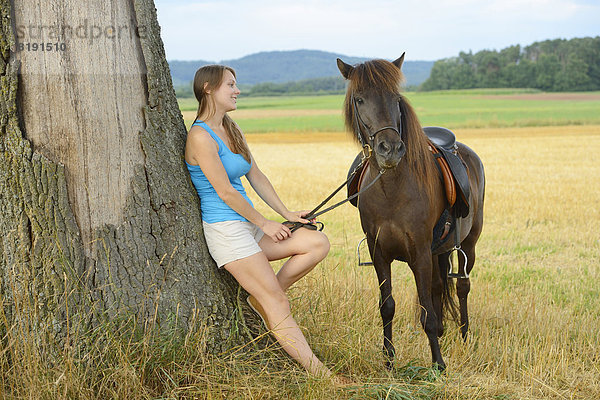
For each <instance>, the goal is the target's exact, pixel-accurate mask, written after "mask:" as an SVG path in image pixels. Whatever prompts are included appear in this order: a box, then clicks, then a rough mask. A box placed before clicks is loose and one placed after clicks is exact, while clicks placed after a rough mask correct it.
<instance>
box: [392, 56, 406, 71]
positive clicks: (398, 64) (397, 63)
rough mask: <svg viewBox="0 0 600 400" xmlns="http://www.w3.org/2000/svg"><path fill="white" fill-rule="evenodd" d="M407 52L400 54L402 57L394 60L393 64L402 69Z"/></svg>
mask: <svg viewBox="0 0 600 400" xmlns="http://www.w3.org/2000/svg"><path fill="white" fill-rule="evenodd" d="M405 54H406V52H404V53H402V55H401V56H400V58H398V59H396V60H394V61H392V64H394V65H395V66H396V67H398V69H402V63H403V62H404V55H405Z"/></svg>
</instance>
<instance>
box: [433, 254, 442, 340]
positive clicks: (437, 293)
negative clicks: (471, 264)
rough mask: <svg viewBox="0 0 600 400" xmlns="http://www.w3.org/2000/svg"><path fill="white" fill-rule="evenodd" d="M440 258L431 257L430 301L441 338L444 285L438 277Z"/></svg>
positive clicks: (440, 277)
mask: <svg viewBox="0 0 600 400" xmlns="http://www.w3.org/2000/svg"><path fill="white" fill-rule="evenodd" d="M441 262H442V260H440V257H437V256H433V259H432V263H433V275H432V277H431V278H432V283H431V301H432V302H433V309H434V310H435V314H436V315H437V321H438V326H437V335H438V337H441V336H442V335H443V334H444V321H443V311H442V307H443V304H442V297H443V292H444V283H443V282H442V279H443V277H442V276H440V273H439V272H438V271H441V270H440V265H441V264H440V263H441Z"/></svg>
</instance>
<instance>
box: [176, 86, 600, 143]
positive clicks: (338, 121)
mask: <svg viewBox="0 0 600 400" xmlns="http://www.w3.org/2000/svg"><path fill="white" fill-rule="evenodd" d="M405 95H406V97H407V98H408V100H409V101H410V103H411V104H412V106H413V107H414V108H415V109H416V111H417V114H418V115H419V118H420V120H421V123H422V124H423V125H425V126H427V125H440V126H446V127H448V128H450V129H456V128H502V127H527V126H561V125H582V124H583V125H590V124H600V92H585V93H543V92H536V91H532V90H507V89H502V90H498V89H490V90H482V89H478V90H457V91H437V92H408V93H405ZM343 101H344V96H342V95H331V96H299V97H240V99H239V101H238V110H237V111H235V112H232V113H231V115H232V117H233V118H234V119H235V120H236V122H237V123H238V124H239V125H240V127H241V128H242V129H243V130H244V132H245V133H247V134H252V133H268V132H279V133H281V132H341V131H343V130H344V124H343V119H342V104H343ZM196 107H197V103H196V100H195V99H180V108H181V110H182V112H183V115H184V120H185V122H186V126H189V125H190V124H191V122H192V120H193V118H194V116H195V111H196ZM314 111H319V113H318V114H317V115H315V113H314Z"/></svg>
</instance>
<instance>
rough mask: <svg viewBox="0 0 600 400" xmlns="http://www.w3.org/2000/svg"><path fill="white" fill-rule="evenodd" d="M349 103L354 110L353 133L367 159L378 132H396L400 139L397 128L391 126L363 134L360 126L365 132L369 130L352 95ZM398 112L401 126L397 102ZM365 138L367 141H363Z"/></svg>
mask: <svg viewBox="0 0 600 400" xmlns="http://www.w3.org/2000/svg"><path fill="white" fill-rule="evenodd" d="M350 102H351V103H352V108H353V110H354V126H355V133H356V136H357V138H358V140H359V142H360V144H361V145H362V147H363V149H365V150H364V151H365V154H368V155H367V157H370V156H371V153H372V148H373V144H374V142H375V137H376V136H377V134H378V133H379V132H382V131H385V130H387V129H391V130H393V131H394V132H396V133H397V134H398V136H400V138H402V134H401V133H400V131H399V130H398V128H397V127H395V126H391V125H390V126H384V127H383V128H379V129H377V130H376V131H375V132H373V133H371V134H370V135H366V134H363V131H362V128H361V126H362V127H364V128H365V130H366V131H368V130H369V127H368V126H367V124H365V122H364V121H363V120H362V118H361V117H360V114H359V112H358V106H357V105H356V98H355V97H354V95H352V96H351V97H350ZM398 112H399V114H400V125H402V112H401V111H400V101H398ZM365 137H366V138H368V141H365Z"/></svg>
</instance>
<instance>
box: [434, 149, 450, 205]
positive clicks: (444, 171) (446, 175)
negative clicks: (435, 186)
mask: <svg viewBox="0 0 600 400" xmlns="http://www.w3.org/2000/svg"><path fill="white" fill-rule="evenodd" d="M429 151H431V153H432V154H433V156H434V157H435V159H436V161H437V164H438V167H439V170H440V173H441V175H442V180H443V181H444V189H445V190H446V199H447V200H448V204H450V207H452V206H454V203H456V184H455V182H454V178H453V177H452V171H450V166H449V165H448V162H447V161H446V159H445V158H444V157H443V156H442V154H441V153H440V152H439V150H438V149H437V147H435V145H434V144H433V143H432V142H431V141H429Z"/></svg>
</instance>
